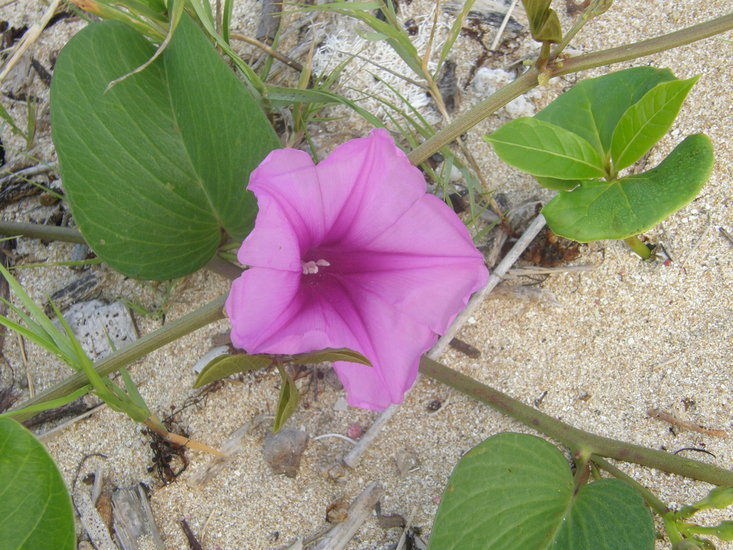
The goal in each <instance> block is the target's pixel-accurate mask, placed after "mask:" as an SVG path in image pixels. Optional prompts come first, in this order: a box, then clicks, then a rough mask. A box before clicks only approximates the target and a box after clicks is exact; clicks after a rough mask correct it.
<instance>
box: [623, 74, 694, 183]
mask: <svg viewBox="0 0 733 550" xmlns="http://www.w3.org/2000/svg"><path fill="white" fill-rule="evenodd" d="M697 79H698V77H695V78H690V79H688V80H672V81H670V82H664V83H662V84H657V85H656V86H655V87H654V88H652V89H651V90H649V91H648V92H647V93H646V94H645V95H644V96H643V97H642V98H641V99H640V100H639V101H637V102H636V103H635V104H633V105H632V106H631V107H629V109H628V111H626V112H625V113H624V115H623V116H622V117H621V120H619V122H618V126H616V130H615V131H614V133H613V138H612V139H611V157H612V158H613V163H614V168H615V169H616V170H617V171H618V170H623V169H624V168H626V167H627V166H631V165H632V164H634V163H635V162H636V161H637V160H639V159H640V158H641V157H643V156H644V154H645V153H646V152H647V151H649V149H651V147H652V145H654V144H655V143H656V142H658V141H659V140H660V139H662V136H664V134H666V133H667V132H668V131H669V129H670V128H671V127H672V123H673V122H674V119H675V118H677V114H678V113H679V112H680V109H681V108H682V103H683V102H684V101H685V98H686V97H687V94H688V93H689V92H690V89H692V86H693V85H694V84H695V82H697Z"/></svg>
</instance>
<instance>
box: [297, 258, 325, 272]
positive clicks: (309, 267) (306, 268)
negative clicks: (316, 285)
mask: <svg viewBox="0 0 733 550" xmlns="http://www.w3.org/2000/svg"><path fill="white" fill-rule="evenodd" d="M301 265H302V266H303V274H304V275H315V274H316V273H318V266H321V267H328V266H330V265H331V264H330V263H329V262H327V261H326V260H316V261H313V260H310V261H308V262H302V261H301Z"/></svg>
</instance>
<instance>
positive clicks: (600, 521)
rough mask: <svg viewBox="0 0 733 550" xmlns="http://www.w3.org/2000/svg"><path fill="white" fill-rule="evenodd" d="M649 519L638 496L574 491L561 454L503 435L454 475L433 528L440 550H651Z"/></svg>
mask: <svg viewBox="0 0 733 550" xmlns="http://www.w3.org/2000/svg"><path fill="white" fill-rule="evenodd" d="M653 545H654V529H653V524H652V521H651V517H650V514H649V512H648V511H647V510H646V509H645V507H644V504H643V502H642V500H641V497H639V496H638V495H637V494H636V493H635V492H634V491H633V489H631V488H630V487H628V486H626V485H625V484H623V483H621V482H618V481H615V480H608V481H601V482H598V483H593V484H591V485H587V486H584V487H582V488H581V489H580V491H578V493H577V495H576V494H575V492H574V483H573V476H572V475H571V473H570V468H569V467H568V464H567V462H566V461H565V459H564V457H563V455H562V453H560V451H558V450H557V449H556V448H555V447H553V446H552V445H550V444H549V443H547V442H546V441H544V440H542V439H540V438H537V437H533V436H529V435H523V434H510V433H505V434H499V435H496V436H493V437H490V438H489V439H487V440H486V441H484V442H483V443H481V444H480V445H478V446H477V447H475V448H474V449H472V450H471V451H469V452H468V453H467V454H466V455H465V456H464V457H463V458H462V459H461V461H460V462H459V463H458V465H457V466H456V467H455V469H454V470H453V474H452V475H451V479H450V481H449V482H448V487H447V488H446V490H445V493H444V494H443V497H442V499H441V502H440V508H439V509H438V515H437V517H436V519H435V523H434V525H433V533H432V536H431V539H430V548H431V549H435V550H451V549H459V548H460V549H465V548H471V549H472V550H482V549H486V550H494V549H497V548H507V549H510V548H511V549H514V548H516V549H522V550H547V549H552V550H580V549H583V550H585V549H589V548H592V549H593V550H629V549H630V548H633V549H634V550H651V549H652V548H653Z"/></svg>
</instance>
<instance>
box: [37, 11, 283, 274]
mask: <svg viewBox="0 0 733 550" xmlns="http://www.w3.org/2000/svg"><path fill="white" fill-rule="evenodd" d="M154 51H155V47H154V46H153V45H152V44H150V43H149V42H148V41H147V40H146V39H144V38H143V37H142V36H140V35H139V34H137V33H136V32H135V31H133V30H131V29H129V28H128V27H127V26H125V25H123V24H121V23H116V22H104V23H95V24H92V25H89V26H88V27H86V28H85V29H83V30H82V31H81V32H79V33H78V34H77V35H76V36H75V37H74V38H72V40H71V41H70V42H69V43H68V44H67V45H66V47H65V48H64V49H63V51H62V52H61V54H60V55H59V58H58V62H57V64H56V69H55V71H54V79H53V83H52V87H51V103H52V116H53V138H54V144H55V145H56V150H57V152H58V155H59V161H60V166H61V175H62V178H63V183H64V188H65V190H66V192H67V194H68V197H69V202H70V203H71V208H72V212H73V214H74V218H75V220H76V222H77V224H78V225H79V228H80V230H81V232H82V234H83V235H84V237H85V239H86V240H87V242H88V243H89V245H90V246H91V248H92V249H93V250H94V252H95V253H96V254H97V255H98V256H100V257H101V258H102V259H103V260H104V261H106V262H107V263H109V265H110V266H112V267H113V268H115V269H117V270H119V271H121V272H122V273H124V274H126V275H129V276H132V277H137V278H149V279H167V278H173V277H179V276H182V275H185V274H187V273H191V272H192V271H195V270H196V269H198V268H199V267H201V266H202V265H204V264H205V263H206V262H207V261H208V260H209V259H210V258H211V257H212V255H213V254H214V252H215V249H216V247H217V246H218V245H219V243H220V241H221V231H222V230H225V231H226V232H227V233H229V234H230V235H231V236H233V237H235V238H242V237H244V236H245V235H246V234H247V233H248V232H249V231H250V230H251V226H252V223H253V220H254V216H255V213H256V206H255V202H254V198H253V197H252V195H251V194H250V193H249V192H246V191H245V185H246V183H247V180H248V177H249V173H250V172H251V171H252V170H253V169H254V168H255V167H256V166H257V164H258V163H259V162H260V161H261V160H262V159H263V158H264V157H265V155H266V154H267V153H268V152H269V151H271V150H272V149H274V148H276V147H278V146H279V143H278V140H277V137H276V136H275V134H274V132H273V130H272V128H271V126H270V124H269V123H268V121H267V119H266V118H265V116H264V114H263V113H262V112H261V111H260V110H259V108H258V107H257V105H256V104H255V102H254V100H253V99H252V98H251V96H250V95H249V93H248V92H247V91H246V90H245V88H244V86H243V85H242V84H241V83H240V82H239V81H238V80H237V78H236V76H235V75H234V73H233V72H232V71H231V70H230V69H229V68H228V67H227V65H226V63H225V62H224V61H223V60H222V59H220V58H219V56H218V55H217V53H216V51H215V50H214V49H213V47H212V46H211V45H210V44H209V42H208V41H207V39H206V38H205V36H204V35H203V33H202V32H201V31H200V30H199V29H198V27H196V25H195V24H194V23H193V21H191V20H190V19H189V18H188V17H184V18H183V19H182V20H181V22H180V24H179V25H178V28H177V29H176V32H175V34H174V36H173V39H172V41H171V43H170V44H169V46H168V47H167V48H166V50H165V51H164V52H163V53H162V54H161V55H160V57H159V58H158V59H157V60H156V61H155V62H153V63H152V64H151V65H150V66H149V67H148V68H146V69H145V70H144V71H142V72H141V73H139V74H135V75H132V76H130V77H129V78H127V79H125V80H123V81H122V82H120V83H118V84H116V85H115V86H113V87H112V88H111V89H110V90H109V91H107V92H106V93H105V89H106V88H107V86H108V84H109V83H110V82H111V81H113V80H115V79H116V78H119V77H120V76H123V75H125V74H127V73H129V72H130V71H132V70H134V69H135V68H137V67H139V66H140V65H142V64H143V63H145V62H146V61H147V60H148V59H149V58H150V57H151V56H152V55H153V52H154Z"/></svg>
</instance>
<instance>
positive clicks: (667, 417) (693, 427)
mask: <svg viewBox="0 0 733 550" xmlns="http://www.w3.org/2000/svg"><path fill="white" fill-rule="evenodd" d="M646 414H647V415H649V416H650V417H652V418H656V419H658V420H661V421H663V422H667V423H668V424H671V425H672V426H676V427H678V428H681V429H683V430H689V431H691V432H697V433H701V434H705V435H712V436H714V437H722V438H727V437H728V433H727V432H725V431H724V430H711V429H708V428H703V427H702V426H700V425H699V424H695V423H694V422H688V421H687V420H680V419H679V418H677V417H676V416H673V415H671V414H670V413H668V412H664V411H660V410H659V409H649V410H648V411H647V412H646Z"/></svg>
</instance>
